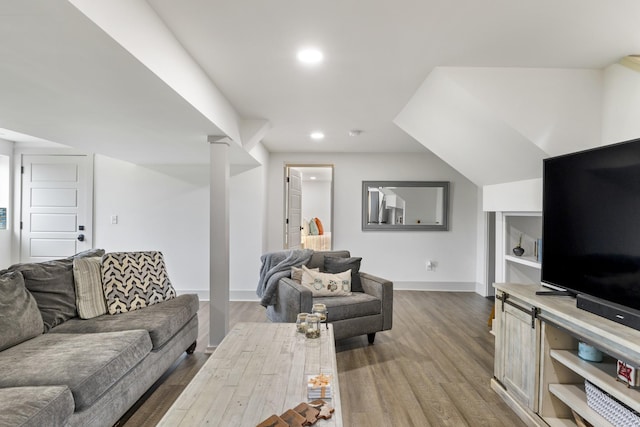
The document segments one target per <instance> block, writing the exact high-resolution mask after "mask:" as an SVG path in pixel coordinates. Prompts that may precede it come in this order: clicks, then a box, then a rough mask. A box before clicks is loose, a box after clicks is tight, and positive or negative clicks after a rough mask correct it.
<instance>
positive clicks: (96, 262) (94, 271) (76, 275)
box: [73, 257, 107, 319]
mask: <svg viewBox="0 0 640 427" xmlns="http://www.w3.org/2000/svg"><path fill="white" fill-rule="evenodd" d="M101 265H102V258H101V257H84V258H77V259H74V260H73V281H74V283H75V291H76V307H77V309H78V316H80V318H81V319H91V318H93V317H97V316H101V315H103V314H106V313H107V304H106V302H105V299H104V291H103V290H102V269H101Z"/></svg>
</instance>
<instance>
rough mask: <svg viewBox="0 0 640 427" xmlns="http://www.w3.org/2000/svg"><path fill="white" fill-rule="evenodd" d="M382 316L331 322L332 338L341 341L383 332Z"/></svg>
mask: <svg viewBox="0 0 640 427" xmlns="http://www.w3.org/2000/svg"><path fill="white" fill-rule="evenodd" d="M382 322H383V319H382V315H381V314H376V315H374V316H364V317H354V318H353V319H344V320H337V321H335V322H331V324H332V325H333V333H334V335H333V336H334V338H335V339H336V340H341V339H344V338H351V337H357V336H359V335H365V334H375V333H376V332H380V331H384V330H385V329H384V328H383V327H382Z"/></svg>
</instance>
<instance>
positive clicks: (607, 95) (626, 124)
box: [602, 64, 640, 144]
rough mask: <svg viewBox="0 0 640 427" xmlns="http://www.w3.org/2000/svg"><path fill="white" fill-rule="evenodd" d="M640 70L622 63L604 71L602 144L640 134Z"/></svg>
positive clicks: (633, 137) (635, 136)
mask: <svg viewBox="0 0 640 427" xmlns="http://www.w3.org/2000/svg"><path fill="white" fill-rule="evenodd" d="M638 117H640V72H638V71H635V70H632V69H630V68H627V67H625V66H622V65H619V64H613V65H611V66H609V67H608V68H607V69H606V70H605V73H604V96H603V107H602V144H612V143H615V142H621V141H627V140H629V139H635V138H639V137H640V120H638Z"/></svg>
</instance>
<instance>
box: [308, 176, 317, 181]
mask: <svg viewBox="0 0 640 427" xmlns="http://www.w3.org/2000/svg"><path fill="white" fill-rule="evenodd" d="M309 179H311V180H314V179H317V178H316V177H315V176H310V177H309Z"/></svg>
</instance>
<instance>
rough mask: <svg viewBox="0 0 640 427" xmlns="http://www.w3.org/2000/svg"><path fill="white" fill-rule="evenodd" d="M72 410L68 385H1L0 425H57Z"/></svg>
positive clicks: (67, 416) (63, 423) (64, 422)
mask: <svg viewBox="0 0 640 427" xmlns="http://www.w3.org/2000/svg"><path fill="white" fill-rule="evenodd" d="M72 414H73V396H72V395H71V391H70V390H69V388H68V387H67V386H51V387H8V388H0V426H20V427H42V426H47V427H58V426H64V425H65V424H66V423H67V420H68V419H69V418H70V417H71V415H72Z"/></svg>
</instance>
